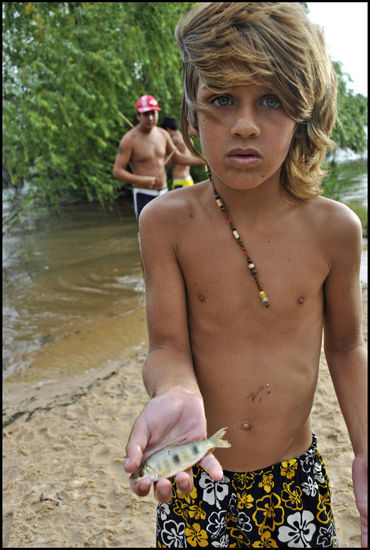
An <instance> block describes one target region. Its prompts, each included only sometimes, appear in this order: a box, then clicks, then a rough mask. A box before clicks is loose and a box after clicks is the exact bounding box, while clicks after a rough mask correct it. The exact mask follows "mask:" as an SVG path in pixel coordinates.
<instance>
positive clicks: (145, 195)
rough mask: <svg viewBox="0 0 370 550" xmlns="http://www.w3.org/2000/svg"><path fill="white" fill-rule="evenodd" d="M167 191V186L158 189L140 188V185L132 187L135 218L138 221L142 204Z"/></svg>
mask: <svg viewBox="0 0 370 550" xmlns="http://www.w3.org/2000/svg"><path fill="white" fill-rule="evenodd" d="M167 191H168V189H167V187H165V188H164V189H159V190H154V189H141V188H140V187H133V188H132V194H133V197H134V208H135V215H136V220H137V221H139V216H140V214H141V211H142V209H143V208H144V206H145V205H146V204H148V202H150V201H152V200H153V199H155V198H156V197H159V196H160V195H163V194H164V193H167Z"/></svg>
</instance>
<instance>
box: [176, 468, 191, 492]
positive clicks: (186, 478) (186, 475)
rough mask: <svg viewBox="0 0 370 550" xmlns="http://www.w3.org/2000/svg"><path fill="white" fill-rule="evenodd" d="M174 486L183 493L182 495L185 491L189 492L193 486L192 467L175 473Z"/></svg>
mask: <svg viewBox="0 0 370 550" xmlns="http://www.w3.org/2000/svg"><path fill="white" fill-rule="evenodd" d="M176 486H177V489H178V490H179V491H180V493H183V494H184V495H186V494H187V493H191V491H192V490H193V487H194V482H193V470H192V468H189V470H186V471H184V472H179V473H178V474H177V476H176Z"/></svg>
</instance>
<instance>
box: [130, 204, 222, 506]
mask: <svg viewBox="0 0 370 550" xmlns="http://www.w3.org/2000/svg"><path fill="white" fill-rule="evenodd" d="M168 198H169V197H168ZM164 202H165V204H163V203H164ZM167 203H168V201H152V202H151V203H150V204H148V205H147V206H146V207H145V209H144V210H143V212H142V214H141V216H140V234H141V245H142V261H143V269H144V276H145V282H146V309H147V323H148V331H149V353H148V357H147V359H146V361H145V365H144V373H143V374H144V383H145V387H146V389H147V391H148V394H149V396H150V398H151V400H150V401H149V403H148V404H147V405H146V406H145V407H144V409H143V411H142V412H141V414H140V415H139V416H138V418H137V419H136V421H135V423H134V425H133V428H132V430H131V434H130V437H129V440H128V443H127V446H126V453H127V457H128V458H127V462H126V465H125V470H126V471H127V472H128V473H132V472H133V471H135V470H136V468H137V467H138V466H139V465H140V464H141V463H142V462H143V460H145V458H146V457H147V456H149V455H151V454H152V453H153V452H155V451H156V450H157V449H159V448H162V447H164V446H166V445H168V444H173V443H176V442H179V441H182V440H189V441H191V440H195V439H200V438H202V437H205V436H206V435H207V425H206V418H205V413H204V406H203V399H202V396H201V394H200V391H199V387H198V383H197V380H196V377H195V374H194V369H193V363H192V357H191V350H190V344H189V334H188V319H187V306H186V290H185V284H184V280H183V276H182V273H181V270H180V267H179V264H178V262H177V259H176V254H175V246H176V244H175V243H176V239H175V236H174V234H175V232H176V224H177V226H178V224H179V223H180V224H181V219H180V218H181V213H180V215H179V213H178V211H177V210H176V209H175V212H173V208H172V207H171V205H168V204H167ZM176 212H177V213H176ZM201 465H202V467H203V468H204V469H205V470H206V471H208V473H209V474H210V475H211V476H212V477H213V478H214V479H216V480H220V479H222V475H223V473H222V468H221V466H220V464H219V463H218V461H217V460H216V458H215V457H214V456H213V455H208V456H206V457H205V458H204V459H203V460H202V461H201ZM176 482H177V486H178V488H179V489H180V490H181V491H182V492H184V493H187V492H189V491H191V489H192V486H193V483H192V479H191V477H190V476H189V475H188V473H186V472H181V473H179V474H178V475H177V476H176ZM150 486H151V483H150V482H149V481H148V479H145V478H144V479H142V480H139V481H137V482H136V483H132V489H133V491H134V492H135V493H136V494H138V495H139V496H144V495H146V494H147V493H148V492H149V490H150ZM155 494H156V497H157V499H158V500H159V501H161V502H167V501H169V500H170V499H171V483H170V481H169V480H168V479H161V480H159V481H158V482H157V484H156V489H155Z"/></svg>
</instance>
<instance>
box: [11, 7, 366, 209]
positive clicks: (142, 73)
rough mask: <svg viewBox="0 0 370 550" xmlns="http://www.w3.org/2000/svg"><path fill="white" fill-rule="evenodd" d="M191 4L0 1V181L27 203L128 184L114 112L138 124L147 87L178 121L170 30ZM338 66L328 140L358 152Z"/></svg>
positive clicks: (178, 85) (359, 124) (102, 193)
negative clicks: (118, 174)
mask: <svg viewBox="0 0 370 550" xmlns="http://www.w3.org/2000/svg"><path fill="white" fill-rule="evenodd" d="M193 4H194V3H193V2H3V4H2V10H3V11H2V14H3V121H4V122H3V179H4V174H5V181H6V183H8V184H11V185H12V186H14V187H16V188H20V189H21V188H23V191H24V190H26V193H25V196H26V199H25V200H26V201H28V203H27V204H33V205H34V204H36V201H38V202H41V203H42V204H49V205H50V204H51V205H57V204H59V203H60V201H64V200H66V199H71V198H72V199H76V198H82V199H83V200H89V201H91V200H96V199H97V200H99V201H100V202H101V203H102V204H104V203H106V202H107V201H110V200H113V199H115V198H116V197H117V195H118V194H119V193H120V192H121V190H122V188H124V189H125V188H126V186H125V184H122V183H121V182H119V181H118V180H116V179H114V178H113V175H112V168H113V163H114V158H115V155H116V151H117V146H118V143H119V140H120V138H121V136H122V134H123V133H125V132H126V131H127V130H128V129H129V126H128V125H127V124H126V123H125V122H124V121H123V120H122V118H120V117H119V115H118V111H121V112H123V113H124V114H125V116H126V117H128V118H129V119H130V120H131V121H132V123H135V120H136V119H135V103H136V100H137V98H138V97H139V96H140V95H143V94H146V93H150V94H152V95H154V96H156V97H157V98H158V100H159V103H160V105H161V107H162V111H161V113H160V117H161V116H164V115H172V116H176V117H177V118H178V119H179V115H180V104H181V94H182V79H181V55H180V51H179V48H178V46H177V44H176V42H175V40H174V29H175V26H176V24H177V22H178V21H179V19H180V18H181V17H182V16H183V15H184V14H185V13H186V12H187V11H188V10H189V9H190V7H191V6H192V5H193ZM336 69H337V72H338V76H339V82H340V85H339V100H338V103H339V116H340V120H341V125H338V126H337V128H336V129H335V134H334V139H335V140H336V141H337V142H338V144H339V145H340V146H341V147H344V148H349V149H351V150H352V151H356V152H357V151H362V150H363V149H364V148H365V146H366V137H365V133H364V129H363V127H364V125H365V124H366V122H365V121H366V115H367V104H366V99H365V98H364V97H363V96H360V95H353V94H352V92H350V91H348V89H347V83H346V77H345V76H344V75H343V74H342V72H341V67H340V64H339V63H337V64H336ZM332 162H333V159H332ZM200 172H201V174H202V176H201V177H204V169H203V167H200V168H199V173H200ZM197 174H198V171H197V169H195V176H196V177H197ZM29 201H31V202H29Z"/></svg>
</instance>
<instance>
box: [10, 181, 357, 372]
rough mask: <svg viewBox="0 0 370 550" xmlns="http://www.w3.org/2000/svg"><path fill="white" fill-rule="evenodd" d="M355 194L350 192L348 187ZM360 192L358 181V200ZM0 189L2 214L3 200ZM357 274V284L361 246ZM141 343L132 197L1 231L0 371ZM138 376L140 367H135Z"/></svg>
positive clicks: (87, 361)
mask: <svg viewBox="0 0 370 550" xmlns="http://www.w3.org/2000/svg"><path fill="white" fill-rule="evenodd" d="M356 193H357V195H356V196H357V198H358V191H356ZM366 194H367V181H366V186H365V187H363V188H362V195H361V191H360V198H361V197H362V198H363V197H364V196H365V195H366ZM7 199H8V196H7V193H6V192H5V194H4V195H3V210H4V215H6V213H7V211H8V210H9V207H10V201H8V200H7ZM361 280H362V281H363V282H366V283H367V246H365V245H364V250H363V255H362V265H361ZM146 345H147V330H146V321H145V309H144V284H143V277H142V270H141V263H140V252H139V246H138V240H137V227H136V220H135V215H134V212H133V206H132V199H131V198H130V197H129V198H128V199H126V200H125V201H121V202H119V203H117V204H116V205H115V207H114V209H113V210H112V211H103V210H102V209H101V207H100V206H99V205H96V204H85V205H81V204H78V205H72V206H68V207H64V208H63V209H62V211H61V214H60V216H57V215H55V214H51V213H50V212H47V211H43V212H38V213H37V214H32V215H28V216H27V217H25V219H24V220H23V221H22V222H21V223H20V224H19V225H17V226H16V227H15V228H14V229H12V231H11V232H10V233H7V234H6V235H5V236H4V239H3V376H4V377H5V378H7V379H8V380H13V379H14V381H17V380H24V381H32V380H35V381H39V380H56V379H58V377H60V376H61V375H62V376H63V375H66V376H68V375H70V374H79V373H81V372H83V371H87V370H89V369H95V368H99V367H100V366H102V365H103V364H105V363H106V362H108V361H111V360H115V359H117V358H119V359H125V358H127V357H130V356H133V355H135V353H137V352H138V351H143V350H144V349H145V348H146ZM138 376H140V373H138Z"/></svg>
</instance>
